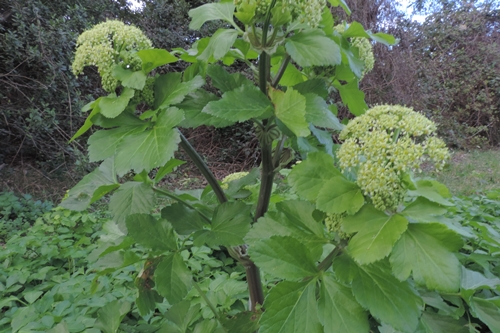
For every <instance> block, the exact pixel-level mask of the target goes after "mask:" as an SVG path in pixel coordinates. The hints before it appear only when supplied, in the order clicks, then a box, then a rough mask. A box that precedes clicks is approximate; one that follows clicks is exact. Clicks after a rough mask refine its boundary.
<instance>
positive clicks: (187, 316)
mask: <svg viewBox="0 0 500 333" xmlns="http://www.w3.org/2000/svg"><path fill="white" fill-rule="evenodd" d="M200 307H201V306H200V304H194V305H192V306H191V302H190V301H188V300H186V301H182V302H179V303H177V304H174V305H173V306H172V307H171V308H170V309H168V311H167V313H166V314H165V318H166V319H168V320H169V321H170V322H172V323H173V324H175V325H176V326H177V328H178V329H179V331H175V332H179V333H185V332H187V329H188V327H189V325H190V324H191V323H192V322H193V321H194V320H195V319H196V318H197V317H198V316H199V313H200ZM158 332H160V331H158ZM165 333H172V331H170V330H167V331H165Z"/></svg>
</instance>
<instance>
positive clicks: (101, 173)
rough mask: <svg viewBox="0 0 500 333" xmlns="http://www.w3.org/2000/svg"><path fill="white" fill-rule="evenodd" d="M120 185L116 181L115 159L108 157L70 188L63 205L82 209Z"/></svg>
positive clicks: (68, 207)
mask: <svg viewBox="0 0 500 333" xmlns="http://www.w3.org/2000/svg"><path fill="white" fill-rule="evenodd" d="M119 186H120V185H119V184H118V182H117V181H116V176H115V170H114V163H113V159H107V160H106V161H104V162H102V163H101V165H100V166H99V168H97V169H95V170H94V171H92V172H91V173H89V174H88V175H86V176H85V177H83V179H82V180H81V181H80V182H78V184H76V185H75V186H74V187H73V188H72V189H71V190H69V192H68V195H67V197H66V198H65V199H64V200H63V201H62V202H61V206H62V207H64V208H66V209H70V210H76V211H82V210H84V209H86V208H87V207H88V206H89V205H90V204H91V203H93V202H95V201H97V200H99V199H100V198H101V197H102V196H103V195H105V194H106V193H109V192H111V191H112V190H114V189H115V188H117V187H119Z"/></svg>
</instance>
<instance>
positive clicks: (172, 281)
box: [155, 253, 193, 304]
mask: <svg viewBox="0 0 500 333" xmlns="http://www.w3.org/2000/svg"><path fill="white" fill-rule="evenodd" d="M192 279H193V277H192V275H191V272H190V271H189V269H188V268H187V266H186V264H185V263H184V260H183V259H182V256H181V255H180V254H179V253H172V254H169V255H168V256H166V257H165V258H163V260H162V261H161V262H160V263H159V264H158V267H157V268H156V271H155V283H156V289H157V290H158V292H159V293H160V295H162V296H163V297H165V298H166V299H167V301H168V302H169V303H170V304H175V303H177V302H180V301H182V300H183V298H184V297H186V295H187V293H188V292H189V290H190V289H191V285H192Z"/></svg>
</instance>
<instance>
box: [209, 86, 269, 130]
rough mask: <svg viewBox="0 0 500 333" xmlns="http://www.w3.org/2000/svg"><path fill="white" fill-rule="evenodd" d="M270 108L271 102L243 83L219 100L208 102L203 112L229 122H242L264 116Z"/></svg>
mask: <svg viewBox="0 0 500 333" xmlns="http://www.w3.org/2000/svg"><path fill="white" fill-rule="evenodd" d="M271 107H272V104H271V101H269V99H268V98H267V97H266V95H264V94H263V93H262V92H261V91H260V89H259V88H258V87H256V86H254V85H253V84H249V83H245V84H244V85H242V86H241V87H239V88H237V89H234V90H232V91H228V92H225V93H224V94H223V95H222V98H221V99H220V100H218V101H213V102H209V103H208V104H207V105H206V106H205V108H204V109H203V112H204V113H208V114H210V115H213V116H216V117H219V118H222V119H225V120H228V121H231V122H243V121H246V120H249V119H251V118H260V117H263V116H265V115H266V114H268V113H269V112H268V111H269V110H270V109H271Z"/></svg>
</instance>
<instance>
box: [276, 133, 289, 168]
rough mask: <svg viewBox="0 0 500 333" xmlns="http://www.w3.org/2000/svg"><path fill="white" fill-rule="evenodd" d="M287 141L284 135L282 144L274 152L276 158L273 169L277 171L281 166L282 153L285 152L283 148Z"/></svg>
mask: <svg viewBox="0 0 500 333" xmlns="http://www.w3.org/2000/svg"><path fill="white" fill-rule="evenodd" d="M286 139H287V136H286V135H284V134H283V137H282V138H281V140H280V143H279V144H278V146H277V147H276V150H275V152H274V157H273V167H274V169H275V170H276V168H277V167H279V166H280V157H281V152H282V151H283V146H284V145H285V141H286Z"/></svg>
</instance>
